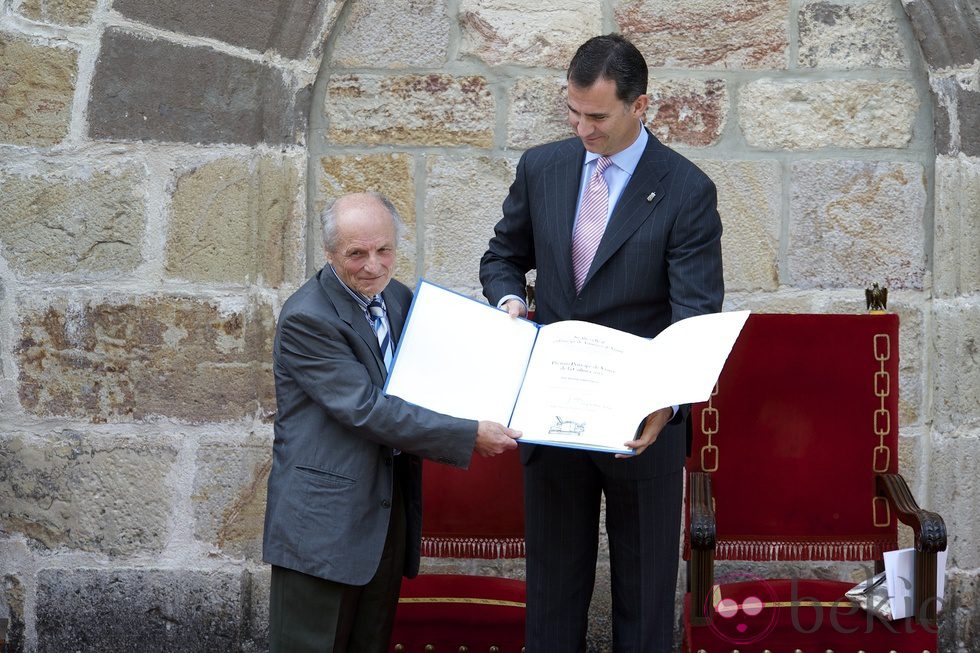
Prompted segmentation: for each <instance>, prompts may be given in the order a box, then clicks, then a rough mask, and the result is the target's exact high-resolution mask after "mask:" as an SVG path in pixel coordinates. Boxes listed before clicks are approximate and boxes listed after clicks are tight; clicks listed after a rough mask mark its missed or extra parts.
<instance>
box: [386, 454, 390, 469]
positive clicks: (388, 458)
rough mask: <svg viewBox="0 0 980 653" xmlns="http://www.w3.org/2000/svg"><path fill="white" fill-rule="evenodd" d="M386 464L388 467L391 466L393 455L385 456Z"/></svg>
mask: <svg viewBox="0 0 980 653" xmlns="http://www.w3.org/2000/svg"><path fill="white" fill-rule="evenodd" d="M385 465H387V466H388V467H391V456H388V457H387V458H385Z"/></svg>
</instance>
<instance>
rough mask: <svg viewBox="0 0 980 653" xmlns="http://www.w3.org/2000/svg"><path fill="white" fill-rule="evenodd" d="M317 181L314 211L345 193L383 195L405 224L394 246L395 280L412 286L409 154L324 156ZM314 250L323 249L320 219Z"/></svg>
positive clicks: (413, 243)
mask: <svg viewBox="0 0 980 653" xmlns="http://www.w3.org/2000/svg"><path fill="white" fill-rule="evenodd" d="M319 173H320V174H319V176H318V178H317V196H316V211H317V215H318V216H319V214H321V213H322V212H323V208H324V207H325V206H326V204H327V202H328V201H330V200H332V199H336V198H337V197H340V196H341V195H344V194H346V193H359V192H363V191H366V190H374V191H377V192H379V193H382V194H384V195H385V196H386V197H387V198H388V199H389V200H391V203H392V204H394V205H395V208H396V209H397V210H398V215H400V216H401V218H402V222H404V223H405V234H404V238H403V240H402V242H401V243H400V244H399V246H398V258H397V260H396V262H395V277H396V278H397V279H398V280H399V281H402V282H403V283H405V284H407V285H408V286H409V287H415V282H416V278H415V262H416V260H417V256H416V216H415V160H414V159H413V157H412V156H411V155H409V154H367V155H351V156H328V157H323V158H321V159H320V167H319ZM315 231H316V239H315V242H316V247H315V249H316V251H317V253H318V255H319V256H320V258H321V259H322V258H323V256H322V254H320V252H321V251H322V249H323V239H322V237H321V228H320V220H319V218H317V220H315Z"/></svg>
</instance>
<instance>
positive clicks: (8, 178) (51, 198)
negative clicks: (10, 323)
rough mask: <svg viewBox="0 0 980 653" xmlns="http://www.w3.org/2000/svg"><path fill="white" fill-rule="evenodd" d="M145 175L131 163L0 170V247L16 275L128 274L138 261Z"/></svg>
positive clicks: (144, 201)
mask: <svg viewBox="0 0 980 653" xmlns="http://www.w3.org/2000/svg"><path fill="white" fill-rule="evenodd" d="M146 182H147V180H146V173H145V172H144V170H143V169H142V168H140V167H138V166H132V165H126V166H122V167H120V168H117V169H108V170H94V171H93V170H87V169H84V168H83V167H76V168H75V170H73V171H72V172H70V173H64V172H54V171H45V170H44V169H43V168H35V170H34V171H33V173H32V174H30V175H29V176H22V175H20V174H11V173H3V172H0V197H3V201H2V202H0V243H2V245H3V255H4V258H5V259H6V260H7V262H8V264H9V265H10V267H11V269H13V270H15V271H16V272H18V273H19V274H21V275H24V276H28V277H30V276H61V275H65V274H80V275H101V276H106V275H111V274H119V273H129V272H132V271H133V270H135V269H136V268H137V267H138V266H139V265H140V264H141V263H142V262H143V255H142V253H141V247H142V244H143V237H144V234H145V231H146V218H145V213H146V196H145V191H144V188H145V187H146Z"/></svg>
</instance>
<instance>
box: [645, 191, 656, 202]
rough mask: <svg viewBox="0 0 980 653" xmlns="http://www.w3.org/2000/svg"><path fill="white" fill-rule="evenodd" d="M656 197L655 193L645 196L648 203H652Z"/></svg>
mask: <svg viewBox="0 0 980 653" xmlns="http://www.w3.org/2000/svg"><path fill="white" fill-rule="evenodd" d="M656 196H657V194H656V193H655V192H654V193H650V194H649V195H647V201H648V202H652V201H653V198H654V197H656Z"/></svg>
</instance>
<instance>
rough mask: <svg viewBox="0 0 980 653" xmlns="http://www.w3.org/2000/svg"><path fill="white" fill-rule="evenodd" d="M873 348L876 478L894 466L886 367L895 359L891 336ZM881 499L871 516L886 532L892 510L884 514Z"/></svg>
mask: <svg viewBox="0 0 980 653" xmlns="http://www.w3.org/2000/svg"><path fill="white" fill-rule="evenodd" d="M873 346H874V357H875V360H876V361H878V368H879V369H878V371H877V372H875V373H874V376H873V377H872V379H871V389H872V391H873V392H874V394H875V396H876V397H878V401H879V404H878V409H877V410H875V412H874V416H873V431H874V434H875V435H877V436H878V446H877V447H875V448H874V451H873V453H872V454H871V469H872V470H873V471H874V472H875V473H876V474H885V473H887V472H888V471H889V468H890V467H891V463H892V450H891V448H890V447H888V446H886V445H885V438H886V437H887V436H889V435H891V432H892V415H891V413H890V412H889V410H888V406H887V404H886V400H887V399H888V397H889V395H891V391H892V388H891V375H890V374H889V373H888V370H886V369H885V363H886V362H888V360H889V359H890V358H891V355H892V341H891V336H890V335H889V334H887V333H878V334H875V337H874V341H873ZM879 499H881V497H875V498H873V499H872V500H871V514H872V517H873V520H874V525H875V527H877V528H885V527H887V526H889V525H891V519H892V518H891V510H890V509H889V507H888V503H887V502H884V510H882V509H881V507H880V506H881V505H882V504H881V503H880V502H879ZM882 513H883V514H882Z"/></svg>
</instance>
